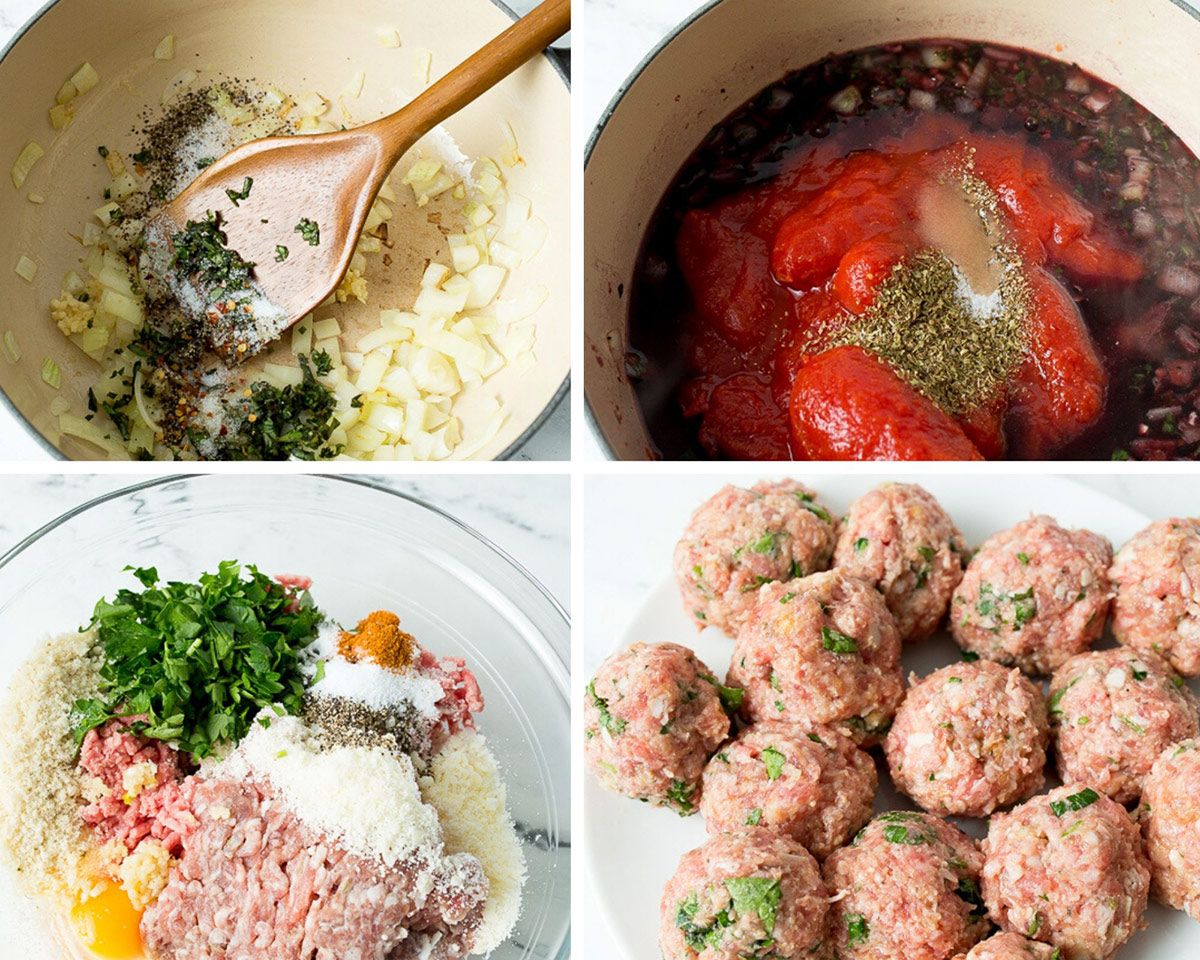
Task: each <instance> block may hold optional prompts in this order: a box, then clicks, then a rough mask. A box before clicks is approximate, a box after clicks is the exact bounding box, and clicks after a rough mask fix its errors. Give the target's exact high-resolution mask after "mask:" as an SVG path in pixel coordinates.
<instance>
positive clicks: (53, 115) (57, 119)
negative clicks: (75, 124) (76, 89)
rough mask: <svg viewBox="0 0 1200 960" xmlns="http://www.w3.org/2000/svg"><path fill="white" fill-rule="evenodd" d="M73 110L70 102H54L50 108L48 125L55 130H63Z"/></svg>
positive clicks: (73, 114)
mask: <svg viewBox="0 0 1200 960" xmlns="http://www.w3.org/2000/svg"><path fill="white" fill-rule="evenodd" d="M74 116H75V111H74V109H73V108H72V106H71V104H70V103H56V104H55V105H54V106H52V107H51V108H50V126H52V127H53V128H54V129H55V130H65V129H66V128H67V124H68V123H70V122H71V118H72V117H74Z"/></svg>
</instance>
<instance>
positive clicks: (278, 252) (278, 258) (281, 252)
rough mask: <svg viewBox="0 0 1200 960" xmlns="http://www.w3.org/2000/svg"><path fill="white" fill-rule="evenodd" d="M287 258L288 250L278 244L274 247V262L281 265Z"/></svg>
mask: <svg viewBox="0 0 1200 960" xmlns="http://www.w3.org/2000/svg"><path fill="white" fill-rule="evenodd" d="M287 258H288V248H287V247H285V246H283V245H282V244H279V245H277V246H276V247H275V262H276V263H283V261H284V260H286V259H287Z"/></svg>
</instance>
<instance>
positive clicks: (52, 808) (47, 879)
mask: <svg viewBox="0 0 1200 960" xmlns="http://www.w3.org/2000/svg"><path fill="white" fill-rule="evenodd" d="M101 659H102V656H101V654H100V652H99V650H98V649H97V646H96V635H95V633H94V632H93V631H90V630H89V631H86V632H83V633H66V634H63V635H62V636H60V637H55V638H49V637H48V638H47V639H46V640H44V641H43V642H42V645H41V647H40V648H39V649H38V651H37V653H35V654H34V655H33V656H32V657H31V658H30V659H29V660H28V661H26V662H25V663H24V664H23V665H22V667H21V669H20V670H18V671H17V673H16V675H15V676H14V677H13V681H12V684H11V686H10V687H9V690H8V697H7V699H6V701H5V704H4V709H3V716H2V717H0V754H2V755H3V756H4V758H5V774H6V776H5V777H4V780H3V787H2V788H0V859H3V860H4V861H7V863H8V865H9V866H10V867H11V869H12V870H13V871H15V872H16V874H17V875H18V876H19V877H20V879H21V882H22V885H23V886H24V887H25V888H26V889H27V890H29V892H31V893H35V894H41V895H44V896H48V897H52V898H54V899H57V900H60V901H62V902H64V903H71V902H73V901H74V900H76V899H77V898H78V897H79V896H80V895H81V894H83V893H87V892H90V889H91V886H92V885H93V882H94V881H95V879H97V878H95V877H91V878H89V876H88V875H87V871H86V870H84V868H83V863H84V859H85V857H87V856H88V854H89V851H90V850H91V847H90V844H89V843H88V842H87V833H86V829H85V827H84V824H83V821H82V820H81V819H80V818H79V810H80V807H81V806H82V805H83V797H82V795H81V784H80V777H79V770H78V766H77V764H76V752H77V751H76V748H75V739H74V737H73V736H72V734H71V725H70V720H69V717H68V713H67V710H66V709H65V707H64V708H63V709H53V707H52V705H54V704H59V705H65V704H68V703H71V702H73V701H75V700H77V699H81V698H84V697H91V696H95V695H96V692H97V689H98V686H99V670H100V663H101Z"/></svg>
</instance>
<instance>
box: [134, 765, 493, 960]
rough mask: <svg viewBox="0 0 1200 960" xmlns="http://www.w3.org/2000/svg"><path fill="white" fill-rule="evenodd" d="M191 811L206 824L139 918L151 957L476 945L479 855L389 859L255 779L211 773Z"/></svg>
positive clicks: (369, 959)
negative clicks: (297, 809) (342, 837)
mask: <svg viewBox="0 0 1200 960" xmlns="http://www.w3.org/2000/svg"><path fill="white" fill-rule="evenodd" d="M194 810H195V814H196V816H197V818H198V819H199V826H197V828H196V830H195V832H194V833H193V835H192V837H191V839H190V840H189V842H188V844H187V846H186V847H185V849H184V853H183V858H182V859H181V860H180V862H179V866H178V868H177V869H175V870H173V871H172V873H171V878H170V880H169V882H168V883H167V886H166V888H165V889H164V890H163V892H162V894H161V896H160V897H159V898H158V900H157V901H156V902H155V903H154V904H153V905H151V906H150V907H149V908H147V910H146V912H145V914H144V915H143V917H142V937H143V940H144V942H145V945H146V949H147V951H149V952H150V953H151V955H153V956H156V957H160V958H164V960H272V958H278V960H292V958H296V957H303V958H305V960H349V958H357V960H410V958H411V960H417V958H421V960H456V958H460V957H463V956H465V955H466V954H467V953H468V952H469V950H470V947H471V943H472V937H473V934H474V931H475V930H476V928H477V927H478V925H479V921H480V916H481V914H482V912H483V904H484V901H485V900H486V899H487V894H488V883H487V878H486V877H485V876H484V873H483V868H482V867H481V866H480V864H479V861H478V860H476V859H475V858H474V857H473V856H470V855H469V854H456V855H453V856H449V857H445V858H444V859H443V860H442V861H441V862H439V863H436V864H429V863H424V862H421V863H417V862H401V863H399V864H396V865H395V866H385V865H384V864H383V862H382V861H381V860H379V859H377V858H369V857H365V856H361V855H359V854H357V853H352V852H350V851H348V850H347V849H346V848H345V847H344V846H343V845H342V844H341V843H340V842H338V841H336V840H332V839H330V838H328V837H324V836H322V835H320V834H319V833H318V832H316V831H315V830H314V829H313V828H311V827H309V826H308V825H306V824H304V823H303V822H301V821H300V820H299V819H297V817H296V816H295V815H293V814H292V813H290V812H288V810H287V809H286V807H285V805H284V804H281V803H279V802H278V800H277V799H276V798H275V797H274V795H273V792H272V790H271V788H270V787H269V786H268V785H266V784H265V783H262V782H260V781H258V780H240V781H235V780H230V779H224V778H220V777H218V778H215V779H211V780H204V781H202V782H200V784H199V786H198V787H197V789H196V796H195V803H194ZM419 879H424V880H426V881H427V882H418V880H419Z"/></svg>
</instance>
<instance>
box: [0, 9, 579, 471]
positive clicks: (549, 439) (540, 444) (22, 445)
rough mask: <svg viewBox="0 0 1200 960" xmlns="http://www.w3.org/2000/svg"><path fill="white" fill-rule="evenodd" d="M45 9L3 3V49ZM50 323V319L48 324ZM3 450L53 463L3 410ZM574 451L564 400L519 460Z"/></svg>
mask: <svg viewBox="0 0 1200 960" xmlns="http://www.w3.org/2000/svg"><path fill="white" fill-rule="evenodd" d="M507 2H508V5H509V6H510V7H512V9H513V10H515V11H516V12H517V13H519V14H523V13H526V12H528V10H530V9H531V8H532V7H533V6H534V5H535V4H536V2H537V0H507ZM43 6H45V0H0V49H2V48H3V47H5V46H7V45H8V43H9V41H10V40H11V39H12V38H13V35H14V34H15V33H16V32H17V31H18V30H19V29H20V28H21V27H22V26H23V25H24V24H25V23H26V22H27V21H28V20H29V18H30V17H32V16H33V15H34V14H35V13H37V12H38V11H39V10H40V9H41V8H42V7H43ZM46 322H47V323H49V322H50V321H49V317H47V320H46ZM0 450H3V451H4V454H3V459H5V460H43V461H45V460H51V459H53V458H52V457H51V456H50V455H49V454H48V453H46V451H45V450H44V449H43V447H42V445H41V444H40V443H39V442H38V441H37V440H35V439H34V438H33V437H32V436H31V435H30V433H29V431H28V430H27V429H26V427H25V425H24V424H23V423H21V422H20V421H19V420H18V419H17V417H16V416H15V415H13V414H12V413H11V412H9V411H8V410H7V409H5V408H4V407H2V406H0ZM570 451H571V400H570V397H569V396H568V397H564V398H563V401H562V402H561V403H560V404H559V405H558V408H557V409H556V410H554V412H553V413H552V414H551V415H550V417H549V418H548V419H547V420H546V422H545V423H544V424H542V426H541V428H540V429H539V430H538V431H537V432H536V433H535V434H534V435H533V436H532V437H530V438H529V440H528V441H527V442H526V443H525V445H524V446H523V447H522V448H521V450H520V452H519V453H518V454H517V455H516V457H515V458H514V459H516V460H569V459H570V455H571V453H570Z"/></svg>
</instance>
